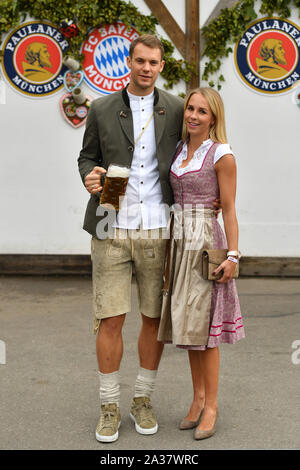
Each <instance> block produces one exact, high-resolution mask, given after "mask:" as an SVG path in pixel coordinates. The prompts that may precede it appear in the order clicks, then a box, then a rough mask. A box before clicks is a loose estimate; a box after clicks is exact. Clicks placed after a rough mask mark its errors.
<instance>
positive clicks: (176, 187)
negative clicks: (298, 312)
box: [158, 142, 245, 350]
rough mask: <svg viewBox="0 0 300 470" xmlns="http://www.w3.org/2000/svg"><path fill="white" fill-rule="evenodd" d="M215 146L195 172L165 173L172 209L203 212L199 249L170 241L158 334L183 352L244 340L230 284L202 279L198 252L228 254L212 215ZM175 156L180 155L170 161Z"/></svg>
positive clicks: (215, 192)
mask: <svg viewBox="0 0 300 470" xmlns="http://www.w3.org/2000/svg"><path fill="white" fill-rule="evenodd" d="M219 145H220V144H218V143H214V142H211V145H210V147H209V149H208V151H207V153H206V156H205V158H204V161H203V163H202V166H201V168H200V169H199V170H196V171H195V170H194V171H188V170H187V172H185V173H183V174H182V175H181V176H178V175H177V174H175V173H174V172H172V169H171V172H170V182H171V186H172V188H173V192H174V199H175V206H177V208H178V207H179V209H180V208H181V212H182V214H185V213H186V211H185V207H187V205H188V206H189V207H191V208H194V207H202V214H203V215H202V220H203V223H202V225H201V227H202V229H201V230H202V235H201V237H202V238H203V240H202V247H201V249H199V250H194V251H189V250H186V246H187V245H185V243H186V241H183V242H182V241H181V240H180V242H178V240H177V241H176V240H174V235H173V237H172V238H171V260H172V262H171V265H170V272H169V278H170V286H169V289H168V292H167V294H166V296H164V297H163V307H162V314H161V321H160V328H159V333H158V340H159V341H163V342H165V343H173V344H176V346H177V347H181V348H185V349H194V350H205V349H206V348H214V347H217V346H219V345H220V343H230V344H233V343H235V342H236V341H238V340H240V339H242V338H244V336H245V332H244V326H243V318H242V315H241V310H240V303H239V299H238V293H237V289H236V283H235V280H234V279H232V280H230V281H229V282H227V283H225V284H219V283H217V282H215V281H205V280H204V279H203V277H202V266H201V256H202V251H203V249H207V248H210V249H220V248H227V242H226V237H225V234H224V232H223V230H222V228H221V226H220V224H219V222H218V220H217V219H216V217H215V216H214V214H213V209H214V206H213V202H214V201H215V199H216V198H218V197H219V185H218V180H217V173H216V170H215V167H214V155H215V151H216V149H217V147H218V146H219ZM179 154H180V151H179V152H178V154H177V155H176V156H175V159H174V161H175V160H176V158H177V157H178V155H179ZM174 161H173V163H174ZM179 212H180V211H179ZM200 217H201V216H200ZM177 218H178V217H177ZM174 223H175V222H174ZM187 280H188V281H187Z"/></svg>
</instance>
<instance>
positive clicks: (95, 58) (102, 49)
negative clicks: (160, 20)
mask: <svg viewBox="0 0 300 470" xmlns="http://www.w3.org/2000/svg"><path fill="white" fill-rule="evenodd" d="M138 37H139V34H138V33H137V31H136V30H135V29H134V28H133V27H130V28H128V26H126V25H125V24H123V23H121V22H118V23H117V24H111V25H106V26H104V27H103V28H99V29H95V30H94V31H92V32H91V34H90V35H89V37H88V39H87V40H86V41H85V42H84V43H83V46H82V53H83V54H84V56H85V58H84V61H83V71H84V80H85V81H86V83H87V84H88V85H89V86H90V87H91V88H92V89H93V90H95V91H97V92H99V93H103V94H110V93H113V92H115V91H119V90H122V89H123V88H124V87H125V86H126V85H127V83H128V82H129V80H130V69H129V68H128V67H127V60H126V58H127V57H128V56H129V47H130V43H131V42H132V41H133V40H134V39H136V38H138Z"/></svg>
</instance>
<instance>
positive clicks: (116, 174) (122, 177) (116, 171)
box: [100, 164, 130, 211]
mask: <svg viewBox="0 0 300 470" xmlns="http://www.w3.org/2000/svg"><path fill="white" fill-rule="evenodd" d="M129 173H130V169H129V168H128V167H125V166H120V165H114V164H111V165H109V167H108V170H107V172H106V176H105V181H104V186H103V189H102V193H101V197H100V204H101V206H104V207H108V208H111V206H113V207H114V208H115V210H116V211H118V210H119V208H120V202H122V199H123V197H124V195H125V191H126V187H127V183H128V179H129ZM120 198H121V199H120Z"/></svg>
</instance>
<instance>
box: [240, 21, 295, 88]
mask: <svg viewBox="0 0 300 470" xmlns="http://www.w3.org/2000/svg"><path fill="white" fill-rule="evenodd" d="M299 52H300V30H299V27H298V26H297V25H296V24H294V23H292V22H291V21H287V20H283V19H280V18H262V19H260V20H258V21H255V22H253V23H251V24H250V25H249V27H248V28H247V30H246V31H245V32H244V34H243V36H242V38H241V39H240V41H239V42H238V43H237V44H236V46H235V67H236V70H237V72H238V75H239V77H240V78H241V79H242V81H243V82H244V83H245V84H246V85H247V86H248V87H250V88H251V89H252V90H255V91H256V92H259V93H264V94H267V95H274V94H282V93H287V92H289V91H291V90H292V88H293V85H294V84H295V82H297V81H298V80H299V79H300V62H299Z"/></svg>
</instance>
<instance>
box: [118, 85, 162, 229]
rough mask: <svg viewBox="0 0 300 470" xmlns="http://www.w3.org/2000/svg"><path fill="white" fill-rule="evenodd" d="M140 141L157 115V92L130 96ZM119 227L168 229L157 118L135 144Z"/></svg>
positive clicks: (137, 135) (120, 212) (135, 130)
mask: <svg viewBox="0 0 300 470" xmlns="http://www.w3.org/2000/svg"><path fill="white" fill-rule="evenodd" d="M128 96H129V100H130V108H131V111H132V118H133V132H134V141H135V142H136V141H137V139H138V137H139V136H140V134H141V132H142V131H143V128H145V126H146V124H147V122H148V120H149V118H150V116H151V113H153V100H154V92H152V93H151V94H150V95H147V96H136V95H133V94H131V93H128ZM116 224H117V225H116V227H118V228H124V229H137V228H141V229H144V230H147V229H155V228H159V227H166V225H167V219H166V214H165V208H164V205H163V196H162V191H161V185H160V180H159V171H158V161H157V157H156V142H155V129H154V116H152V119H151V121H150V122H149V124H148V126H147V128H146V129H145V130H144V132H143V134H142V135H141V137H140V138H139V139H138V141H137V142H136V143H135V146H134V152H133V158H132V164H131V169H130V176H129V180H128V184H127V188H126V193H125V198H124V200H123V202H122V204H121V207H120V211H119V213H118V216H117V221H116Z"/></svg>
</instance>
